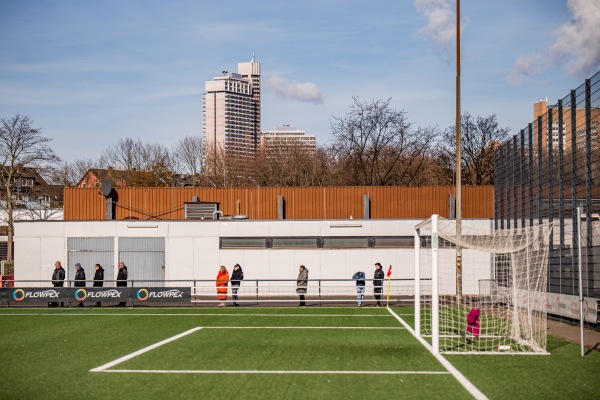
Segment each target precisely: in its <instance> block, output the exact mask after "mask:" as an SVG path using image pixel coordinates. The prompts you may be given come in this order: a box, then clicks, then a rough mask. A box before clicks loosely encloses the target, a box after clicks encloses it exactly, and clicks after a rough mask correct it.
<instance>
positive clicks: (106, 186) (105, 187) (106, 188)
mask: <svg viewBox="0 0 600 400" xmlns="http://www.w3.org/2000/svg"><path fill="white" fill-rule="evenodd" d="M100 192H102V195H103V196H104V197H108V196H110V192H112V182H111V181H109V180H106V181H104V182H102V186H101V187H100Z"/></svg>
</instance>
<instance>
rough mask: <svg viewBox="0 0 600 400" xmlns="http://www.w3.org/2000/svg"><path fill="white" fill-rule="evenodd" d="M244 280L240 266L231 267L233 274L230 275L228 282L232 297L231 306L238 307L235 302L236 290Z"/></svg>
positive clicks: (236, 297) (236, 298)
mask: <svg viewBox="0 0 600 400" xmlns="http://www.w3.org/2000/svg"><path fill="white" fill-rule="evenodd" d="M243 280H244V271H242V267H241V266H240V264H235V265H234V266H233V272H232V273H231V279H230V280H229V282H230V283H231V294H232V295H233V305H234V306H236V307H237V306H239V304H238V302H237V300H238V295H237V293H238V290H239V288H240V285H241V284H242V281H243Z"/></svg>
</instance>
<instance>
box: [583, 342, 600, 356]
mask: <svg viewBox="0 0 600 400" xmlns="http://www.w3.org/2000/svg"><path fill="white" fill-rule="evenodd" d="M594 350H595V351H600V343H596V344H595V345H594V347H590V348H589V349H588V351H586V352H585V354H584V355H586V356H587V355H588V354H590V353H591V352H593V351H594Z"/></svg>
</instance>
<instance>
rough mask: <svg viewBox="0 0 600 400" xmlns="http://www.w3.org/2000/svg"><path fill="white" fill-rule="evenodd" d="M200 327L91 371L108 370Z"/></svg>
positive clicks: (198, 328)
mask: <svg viewBox="0 0 600 400" xmlns="http://www.w3.org/2000/svg"><path fill="white" fill-rule="evenodd" d="M200 329H202V327H201V326H200V327H197V328H193V329H190V330H188V331H185V332H183V333H180V334H179V335H175V336H172V337H170V338H168V339H165V340H162V341H160V342H158V343H154V344H153V345H150V346H148V347H144V348H143V349H140V350H138V351H135V352H133V353H131V354H128V355H126V356H123V357H121V358H118V359H116V360H114V361H111V362H109V363H106V364H104V365H101V366H99V367H96V368H93V369H90V372H106V370H107V369H108V368H111V367H114V366H115V365H118V364H121V363H122V362H125V361H127V360H131V359H132V358H134V357H137V356H139V355H140V354H144V353H146V352H148V351H150V350H154V349H156V348H157V347H160V346H162V345H163V344H167V343H170V342H173V341H175V340H178V339H181V338H182V337H184V336H187V335H189V334H190V333H194V332H196V331H198V330H200Z"/></svg>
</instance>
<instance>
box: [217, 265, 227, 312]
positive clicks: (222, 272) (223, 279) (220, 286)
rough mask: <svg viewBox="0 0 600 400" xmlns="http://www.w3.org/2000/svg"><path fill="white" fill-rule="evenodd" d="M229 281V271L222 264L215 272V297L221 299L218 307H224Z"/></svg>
mask: <svg viewBox="0 0 600 400" xmlns="http://www.w3.org/2000/svg"><path fill="white" fill-rule="evenodd" d="M228 283H229V272H227V268H225V266H224V265H221V268H220V269H219V273H218V274H217V298H218V299H219V300H221V303H219V307H225V303H224V301H225V300H227V284H228Z"/></svg>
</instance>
